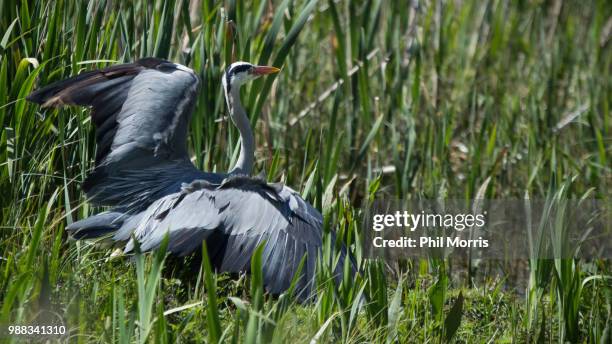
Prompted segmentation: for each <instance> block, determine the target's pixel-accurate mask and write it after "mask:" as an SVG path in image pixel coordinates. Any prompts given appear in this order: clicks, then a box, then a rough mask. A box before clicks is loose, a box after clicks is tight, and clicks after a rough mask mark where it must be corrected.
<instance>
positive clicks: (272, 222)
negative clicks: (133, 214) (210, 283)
mask: <svg viewBox="0 0 612 344" xmlns="http://www.w3.org/2000/svg"><path fill="white" fill-rule="evenodd" d="M322 221H323V219H322V216H321V214H320V213H319V212H318V211H317V210H315V209H314V208H312V207H311V206H309V205H308V203H306V202H305V201H304V200H303V199H302V198H301V197H300V196H299V195H298V194H297V193H295V192H294V191H293V190H291V189H289V188H287V187H281V188H278V187H276V188H275V187H272V186H271V185H268V184H267V183H265V182H264V181H262V180H259V179H256V178H249V177H232V178H228V179H226V180H224V181H223V182H222V183H220V184H214V183H210V182H207V181H194V182H193V183H191V184H189V185H185V186H183V191H181V192H178V193H174V194H171V195H168V196H166V197H163V198H161V199H159V200H157V201H156V202H154V203H153V204H151V205H150V206H149V207H148V208H147V209H146V210H145V211H144V212H143V215H142V216H141V217H140V220H139V221H138V222H137V223H135V222H134V221H131V222H129V221H128V222H126V223H125V224H124V225H123V226H122V228H120V229H119V230H118V231H117V234H116V235H115V239H116V240H121V239H123V240H126V239H127V240H128V242H127V244H126V246H125V251H126V252H129V251H131V250H133V248H134V246H135V245H134V239H135V240H137V241H138V242H139V244H140V247H141V249H143V250H152V249H155V248H157V247H158V246H159V245H160V244H161V242H162V241H163V239H164V237H165V235H166V234H167V235H168V236H169V241H170V244H169V250H170V251H171V252H173V253H175V254H179V255H185V254H188V253H190V252H192V251H193V250H195V249H196V248H197V247H199V244H201V243H202V241H203V240H205V239H206V238H208V237H210V236H211V235H213V234H214V233H219V234H221V237H224V238H225V240H215V242H214V243H212V242H211V243H209V245H210V244H214V245H223V246H224V247H223V248H222V249H218V250H215V251H218V254H219V255H220V256H217V257H211V259H212V260H213V261H217V262H219V264H218V269H219V270H220V271H228V272H241V271H249V270H250V261H251V256H252V254H253V252H254V251H255V249H256V248H257V246H259V245H260V244H262V243H265V246H264V251H263V256H262V259H263V267H264V283H265V285H266V288H267V290H268V291H269V292H271V293H274V294H278V293H281V292H283V291H285V290H287V288H288V287H289V285H290V283H291V280H292V278H293V276H294V275H295V273H296V272H297V268H298V266H299V264H300V262H301V260H302V257H303V256H304V255H306V256H307V263H306V265H305V266H304V269H303V271H302V275H301V276H300V280H299V283H298V290H300V291H301V295H302V296H303V297H306V296H307V295H310V293H311V291H312V285H313V280H314V266H315V260H316V259H317V258H318V257H319V255H320V252H321V247H322V228H321V227H322ZM130 226H131V228H130ZM127 233H130V234H127ZM130 235H132V236H130ZM214 237H215V238H218V237H220V236H214ZM128 238H129V239H128Z"/></svg>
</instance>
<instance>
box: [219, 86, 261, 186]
mask: <svg viewBox="0 0 612 344" xmlns="http://www.w3.org/2000/svg"><path fill="white" fill-rule="evenodd" d="M228 93H229V94H228ZM225 97H226V98H227V106H228V107H229V112H230V116H231V118H232V122H234V125H235V126H236V128H238V131H239V132H240V155H239V156H238V161H236V165H234V167H233V168H232V169H231V170H230V173H231V174H246V175H250V174H251V172H252V170H253V162H254V159H255V138H254V137H253V130H252V129H251V122H250V121H249V118H248V117H247V115H246V112H245V111H244V108H243V107H242V103H241V102H240V87H234V88H232V89H231V90H230V91H229V92H227V93H226V94H225Z"/></svg>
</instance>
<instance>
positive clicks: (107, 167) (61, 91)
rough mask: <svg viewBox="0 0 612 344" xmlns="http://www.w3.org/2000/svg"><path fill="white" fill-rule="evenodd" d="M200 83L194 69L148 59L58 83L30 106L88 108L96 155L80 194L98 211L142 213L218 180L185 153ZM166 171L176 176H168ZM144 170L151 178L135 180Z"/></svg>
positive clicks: (143, 175) (32, 97)
mask: <svg viewBox="0 0 612 344" xmlns="http://www.w3.org/2000/svg"><path fill="white" fill-rule="evenodd" d="M198 84H199V82H198V77H197V76H196V74H195V73H193V71H191V70H190V69H188V68H186V67H184V66H180V65H177V64H174V63H171V62H168V61H164V60H159V59H154V58H146V59H142V60H139V61H137V62H135V63H128V64H120V65H114V66H111V67H108V68H105V69H101V70H94V71H89V72H85V73H82V74H80V75H77V76H75V77H73V78H69V79H66V80H62V81H59V82H56V83H53V84H51V85H48V86H46V87H43V88H41V89H39V90H37V91H35V92H33V93H32V94H31V95H30V96H28V100H30V101H32V102H36V103H39V104H43V106H54V107H57V106H63V105H70V104H72V105H82V106H91V107H92V112H91V119H92V123H93V124H94V125H95V127H96V143H97V150H96V160H95V168H94V170H93V171H91V173H89V175H88V176H87V178H86V180H85V183H83V189H84V190H85V192H86V193H87V196H88V197H89V199H90V201H91V202H93V203H95V204H100V205H111V206H120V207H123V208H130V209H135V210H141V209H144V208H145V207H146V206H148V205H149V204H151V203H152V202H153V201H154V200H155V199H157V198H159V197H162V196H164V195H167V194H171V193H174V192H177V191H179V190H180V185H181V183H183V182H191V181H193V180H194V179H197V178H200V179H207V178H211V179H212V180H215V181H218V178H216V177H215V176H214V175H212V174H208V173H203V172H200V171H198V170H197V169H196V168H195V167H194V166H193V164H191V162H190V160H189V156H188V152H187V141H186V140H187V136H188V135H187V134H188V127H189V121H190V117H191V112H192V109H193V106H194V103H195V95H196V93H197V88H198ZM162 167H163V168H162ZM169 167H171V168H173V169H174V170H175V171H168V170H167V171H164V168H169ZM143 170H147V171H151V173H138V172H142V171H143ZM153 177H154V178H153ZM151 189H155V190H156V192H155V193H152V192H150V190H151Z"/></svg>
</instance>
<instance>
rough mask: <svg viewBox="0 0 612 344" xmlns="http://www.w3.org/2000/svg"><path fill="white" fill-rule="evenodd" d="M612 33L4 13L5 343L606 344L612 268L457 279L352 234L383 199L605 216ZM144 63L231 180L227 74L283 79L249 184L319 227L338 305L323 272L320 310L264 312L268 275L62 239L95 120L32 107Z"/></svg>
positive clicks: (580, 264) (268, 301) (364, 11)
mask: <svg viewBox="0 0 612 344" xmlns="http://www.w3.org/2000/svg"><path fill="white" fill-rule="evenodd" d="M611 14H612V3H611V2H610V1H605V0H594V1H586V2H583V1H563V0H551V1H537V0H533V1H527V0H521V1H507V0H506V1H504V0H492V1H468V0H464V1H414V2H410V1H381V0H364V1H350V2H349V1H324V0H321V1H318V2H317V1H314V0H312V1H292V0H285V1H268V0H255V1H241V0H234V1H222V2H219V1H207V0H201V1H194V2H192V3H191V5H190V4H189V3H188V1H184V0H169V1H162V0H156V1H139V0H137V1H89V2H88V1H74V0H72V1H69V0H58V1H35V0H34V1H25V0H24V1H18V0H4V1H2V3H1V4H0V124H2V132H1V136H0V157H1V159H0V188H1V190H2V192H1V193H0V202H1V209H0V216H1V217H0V219H1V221H0V225H1V229H2V230H1V232H0V255H1V257H0V299H1V300H2V301H1V309H0V323H2V324H22V325H23V324H30V323H34V324H36V323H41V322H42V321H47V322H53V321H54V320H57V319H63V321H64V323H65V324H66V325H67V327H68V331H69V336H70V337H69V338H70V341H71V342H73V341H74V342H127V341H139V342H145V341H150V342H156V343H166V342H170V343H172V342H177V341H178V342H196V341H203V340H205V341H209V342H216V341H222V342H228V341H231V342H236V341H246V342H269V341H272V340H274V341H278V342H283V341H293V342H306V341H310V340H313V339H314V340H318V341H321V342H363V341H375V342H383V341H387V342H445V341H458V342H519V343H520V342H536V341H537V342H562V341H566V340H567V341H571V342H585V343H609V340H610V327H611V324H610V322H611V320H610V317H611V301H610V300H611V293H612V292H611V290H612V287H611V282H610V264H609V261H608V260H597V261H588V262H586V261H582V260H578V259H565V260H556V261H538V260H533V261H526V262H487V263H485V264H484V265H483V266H479V267H477V268H476V267H470V269H469V271H468V274H467V276H466V275H465V274H460V273H457V270H458V267H457V266H456V265H457V264H456V263H455V262H453V261H451V260H446V261H442V260H435V259H422V260H413V261H407V262H402V264H399V265H397V266H385V265H384V264H383V263H381V262H379V261H366V260H363V259H362V256H361V250H360V245H359V240H358V237H359V229H360V227H359V225H360V210H359V209H360V208H361V206H362V205H364V204H366V203H367V202H371V201H372V200H374V199H382V198H391V197H398V198H449V197H453V198H462V199H466V200H468V199H471V198H475V196H477V195H479V196H483V197H487V198H504V197H515V198H523V197H525V196H529V197H531V198H544V199H551V200H554V199H559V198H581V197H596V198H600V199H603V200H604V201H607V202H609V201H610V197H611V195H612V194H611V192H610V190H611V189H610V182H611V180H612V178H611V175H612V173H611V167H612V165H611V163H610V147H611V145H610V140H611V136H610V135H611V132H610V130H611V117H610V112H609V111H610V94H611V91H610V86H611V80H612V78H611V75H610V71H611V70H612V68H611V67H612V66H611V61H612V54H611V47H610V46H611V44H610V37H611V32H612V19H611ZM145 56H158V57H163V58H168V59H170V60H172V61H175V62H179V63H183V64H186V65H188V66H190V67H191V68H193V69H194V70H195V71H196V72H197V73H198V74H199V75H200V77H201V80H202V84H201V89H200V94H199V103H198V106H197V109H196V113H195V115H194V119H193V122H192V125H191V135H190V138H189V145H190V147H191V149H192V152H193V157H194V161H195V163H196V164H197V165H198V166H199V167H201V168H203V169H206V170H217V171H224V170H226V169H227V168H228V166H230V165H231V162H232V160H233V159H235V158H236V155H237V154H236V153H237V151H236V145H237V132H236V130H234V128H232V126H231V125H229V123H228V122H227V120H225V119H223V118H224V117H223V116H224V114H225V108H224V100H223V97H222V92H221V87H220V79H219V78H220V75H221V73H222V71H223V67H224V66H225V65H227V64H228V63H230V62H231V61H234V60H246V61H251V62H256V63H261V64H263V63H266V64H271V65H274V66H278V67H281V66H282V68H283V71H282V73H280V74H278V76H277V77H275V78H268V79H264V80H258V81H257V82H255V83H253V84H252V85H251V86H250V87H246V90H245V91H244V93H243V99H245V103H246V104H247V106H246V107H247V109H248V112H249V114H250V116H251V119H252V123H253V124H254V125H256V140H257V145H258V150H257V166H256V169H257V170H258V171H265V173H266V174H267V176H268V179H269V180H271V181H278V180H283V181H285V182H286V183H287V184H288V185H290V186H292V187H294V188H295V189H296V190H299V191H300V192H302V193H303V195H304V196H305V197H306V198H307V199H308V200H309V201H311V202H312V203H313V204H315V205H316V206H317V207H318V208H319V209H321V210H322V211H323V212H324V214H325V219H326V230H333V231H337V232H338V234H339V237H341V238H342V239H343V241H344V242H345V243H347V245H349V247H350V249H351V251H352V252H353V253H354V254H355V255H356V257H357V259H358V261H359V264H360V266H361V268H362V269H363V271H364V273H363V276H361V277H359V278H357V280H355V281H350V280H349V279H348V278H347V279H346V280H345V281H344V282H343V284H342V285H341V287H340V288H339V289H337V288H335V287H334V285H333V284H332V283H330V282H329V280H328V277H329V271H330V267H326V266H321V269H320V271H319V276H318V279H317V280H318V289H319V295H320V296H319V298H318V300H317V301H316V302H314V303H312V304H303V305H299V304H296V303H295V302H293V300H292V297H291V295H290V293H289V294H287V295H283V296H281V297H279V298H274V297H270V296H269V295H262V291H261V281H260V278H261V276H259V275H258V274H257V273H256V272H257V270H258V265H257V264H259V263H258V260H257V259H254V260H253V270H254V271H255V273H254V275H253V276H252V277H246V276H242V277H240V278H238V279H234V278H230V277H228V276H225V275H216V274H214V273H213V272H211V271H210V269H209V267H208V265H207V264H206V260H204V262H203V263H202V264H200V263H193V262H192V261H191V260H189V259H187V261H182V260H180V259H179V260H177V259H174V258H168V259H167V260H166V261H164V255H163V252H161V253H158V254H150V255H136V257H133V258H132V259H131V260H130V259H127V258H118V259H113V260H108V257H109V255H110V253H111V251H112V250H111V249H108V248H103V247H99V246H95V245H93V244H92V243H86V242H75V241H71V240H68V238H67V236H66V233H65V231H64V227H65V226H66V225H67V224H68V223H71V222H72V221H75V220H77V219H80V218H83V217H86V216H87V215H88V214H91V213H93V212H95V211H99V209H93V208H92V207H91V206H90V205H88V204H87V203H86V202H85V199H84V197H83V194H82V192H81V190H80V187H79V186H80V184H81V182H82V181H83V180H84V178H85V175H86V173H87V171H88V170H89V169H90V168H91V166H92V160H93V156H94V151H95V145H94V133H93V131H92V128H91V124H90V120H89V117H88V111H87V110H84V109H78V108H69V109H62V110H49V111H43V110H41V109H40V108H39V107H37V106H34V105H33V104H29V103H27V102H26V101H25V99H24V97H25V96H26V95H27V94H28V93H30V92H31V91H32V90H33V89H35V88H36V87H38V86H41V85H46V84H48V83H50V82H52V81H55V80H59V79H62V78H65V77H68V76H72V75H76V74H77V73H79V72H82V71H84V70H89V69H92V68H96V67H102V66H105V65H108V64H110V63H115V62H126V61H132V60H134V59H137V58H140V57H145ZM325 252H326V255H332V254H333V252H334V250H333V248H329V247H328V248H326V250H325ZM194 261H195V260H194ZM162 264H165V267H163V268H162ZM190 264H191V266H190ZM521 275H522V276H523V277H522V279H521V278H519V277H517V276H521ZM362 295H366V296H367V298H366V302H363V303H360V302H359V300H361V299H362V297H361V296H362ZM10 340H12V341H15V340H17V339H16V337H13V338H12V339H10Z"/></svg>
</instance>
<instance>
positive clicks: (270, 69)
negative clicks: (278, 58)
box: [253, 66, 280, 75]
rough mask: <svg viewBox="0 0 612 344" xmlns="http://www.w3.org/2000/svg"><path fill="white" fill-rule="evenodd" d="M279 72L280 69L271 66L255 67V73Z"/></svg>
mask: <svg viewBox="0 0 612 344" xmlns="http://www.w3.org/2000/svg"><path fill="white" fill-rule="evenodd" d="M278 72H280V69H278V68H276V67H271V66H255V68H254V69H253V74H255V75H266V74H272V73H278Z"/></svg>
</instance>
